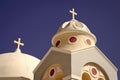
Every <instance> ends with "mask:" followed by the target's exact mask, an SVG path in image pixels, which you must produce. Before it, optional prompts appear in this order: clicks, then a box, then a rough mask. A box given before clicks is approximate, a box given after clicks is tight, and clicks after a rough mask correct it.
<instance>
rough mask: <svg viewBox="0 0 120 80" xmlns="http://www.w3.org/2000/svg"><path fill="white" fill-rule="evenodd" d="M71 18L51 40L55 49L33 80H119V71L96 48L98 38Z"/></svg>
mask: <svg viewBox="0 0 120 80" xmlns="http://www.w3.org/2000/svg"><path fill="white" fill-rule="evenodd" d="M70 13H71V14H72V19H71V20H70V21H67V22H64V23H63V24H62V25H61V26H60V28H59V29H58V31H57V33H56V34H55V35H54V36H53V38H52V47H51V48H50V49H49V51H48V52H47V53H46V55H45V56H44V57H43V59H42V60H41V62H40V63H39V64H38V66H37V67H36V69H35V70H34V80H118V79H117V68H116V67H115V66H114V65H113V64H112V62H111V61H110V60H109V59H108V58H107V57H106V56H105V55H104V54H103V53H102V51H100V50H99V49H98V48H97V46H96V42H97V40H96V36H95V35H94V34H93V33H92V32H91V31H90V30H89V29H88V28H87V26H86V25H85V24H84V23H82V22H80V21H78V20H76V19H75V15H77V13H76V12H75V10H74V9H72V10H70Z"/></svg>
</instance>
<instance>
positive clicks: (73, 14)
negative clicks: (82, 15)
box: [70, 8, 77, 20]
mask: <svg viewBox="0 0 120 80" xmlns="http://www.w3.org/2000/svg"><path fill="white" fill-rule="evenodd" d="M70 13H71V14H72V20H74V19H75V15H77V13H76V12H75V10H74V8H72V10H70Z"/></svg>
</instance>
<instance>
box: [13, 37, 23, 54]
mask: <svg viewBox="0 0 120 80" xmlns="http://www.w3.org/2000/svg"><path fill="white" fill-rule="evenodd" d="M14 43H16V44H17V49H16V51H19V52H21V50H20V46H24V43H21V38H18V41H16V40H14Z"/></svg>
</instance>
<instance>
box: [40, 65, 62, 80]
mask: <svg viewBox="0 0 120 80" xmlns="http://www.w3.org/2000/svg"><path fill="white" fill-rule="evenodd" d="M62 78H63V71H62V67H61V65H59V64H52V65H50V66H48V68H47V69H46V70H45V71H44V73H43V75H42V79H40V80H62Z"/></svg>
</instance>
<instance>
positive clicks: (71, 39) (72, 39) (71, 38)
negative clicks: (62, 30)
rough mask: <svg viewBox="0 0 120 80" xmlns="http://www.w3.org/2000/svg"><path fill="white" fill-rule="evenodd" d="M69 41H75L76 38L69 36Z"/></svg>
mask: <svg viewBox="0 0 120 80" xmlns="http://www.w3.org/2000/svg"><path fill="white" fill-rule="evenodd" d="M69 41H70V42H76V41H77V38H76V37H70V39H69Z"/></svg>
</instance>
